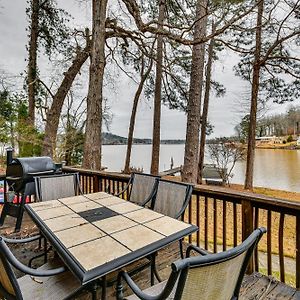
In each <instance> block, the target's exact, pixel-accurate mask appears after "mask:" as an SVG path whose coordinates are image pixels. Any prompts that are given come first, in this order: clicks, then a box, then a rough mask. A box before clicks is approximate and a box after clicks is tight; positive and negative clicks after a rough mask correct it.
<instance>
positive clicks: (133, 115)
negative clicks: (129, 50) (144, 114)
mask: <svg viewBox="0 0 300 300" xmlns="http://www.w3.org/2000/svg"><path fill="white" fill-rule="evenodd" d="M151 69H152V60H151V62H150V65H149V67H148V69H147V71H146V72H145V73H144V60H143V61H142V70H141V81H140V83H139V86H138V89H137V91H136V93H135V95H134V100H133V105H132V112H131V117H130V125H129V130H128V139H127V151H126V159H125V166H124V173H127V174H128V173H130V158H131V149H132V143H133V132H134V126H135V118H136V111H137V106H138V102H139V99H140V96H141V93H142V91H143V87H144V84H145V81H146V79H147V78H148V76H149V73H150V71H151Z"/></svg>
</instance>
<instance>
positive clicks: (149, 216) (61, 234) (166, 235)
mask: <svg viewBox="0 0 300 300" xmlns="http://www.w3.org/2000/svg"><path fill="white" fill-rule="evenodd" d="M25 208H26V210H27V212H28V214H29V215H30V216H31V218H32V220H33V221H34V222H35V223H36V225H37V226H38V228H39V229H40V230H41V232H42V233H43V235H44V236H45V237H46V238H47V240H49V242H50V243H51V244H52V245H53V247H54V248H55V250H56V251H57V253H58V255H59V256H60V257H61V259H62V260H63V261H64V263H65V264H66V266H67V267H68V268H69V269H70V270H71V272H72V273H73V274H74V275H75V276H76V277H77V278H78V280H79V281H80V283H81V284H82V285H86V284H89V283H91V282H94V281H95V280H97V279H100V278H101V277H103V276H105V275H107V274H108V273H111V272H113V271H115V270H118V269H120V268H122V267H124V266H126V265H128V264H130V263H132V262H134V261H137V260H139V259H141V258H143V257H146V256H148V255H151V254H153V253H155V252H156V251H158V250H160V249H162V248H163V247H165V246H167V245H168V244H170V243H172V242H175V241H178V240H180V239H182V238H184V237H185V236H187V235H189V234H191V233H193V232H195V231H197V230H198V227H197V226H194V225H191V224H188V223H185V222H182V221H179V220H176V219H173V218H170V217H168V216H164V215H162V214H160V213H157V212H155V211H152V210H150V209H148V208H143V207H141V206H138V205H135V204H133V203H131V202H129V201H126V200H123V199H121V198H118V197H115V196H113V195H110V194H107V193H104V192H98V193H92V194H85V195H79V196H74V197H68V198H62V199H55V200H51V201H45V202H36V203H30V204H26V205H25Z"/></svg>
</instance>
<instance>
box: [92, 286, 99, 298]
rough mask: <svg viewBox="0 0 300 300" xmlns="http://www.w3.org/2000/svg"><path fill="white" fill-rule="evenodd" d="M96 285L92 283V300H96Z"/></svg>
mask: <svg viewBox="0 0 300 300" xmlns="http://www.w3.org/2000/svg"><path fill="white" fill-rule="evenodd" d="M97 287H98V285H97V283H94V284H93V286H92V289H91V290H92V300H97Z"/></svg>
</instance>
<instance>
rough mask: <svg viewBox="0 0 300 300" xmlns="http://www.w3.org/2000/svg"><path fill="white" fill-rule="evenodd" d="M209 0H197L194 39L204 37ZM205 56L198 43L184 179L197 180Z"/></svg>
mask: <svg viewBox="0 0 300 300" xmlns="http://www.w3.org/2000/svg"><path fill="white" fill-rule="evenodd" d="M206 6H207V0H198V1H197V10H196V19H198V21H197V22H196V24H195V29H194V40H197V39H200V38H203V37H204V36H205V34H206V26H207V17H206V15H207V12H206ZM204 58H205V44H204V43H202V44H196V45H194V46H193V50H192V71H191V80H190V91H189V100H188V103H187V127H186V143H185V153H184V165H183V170H182V181H185V182H192V183H196V182H197V169H198V155H199V154H198V149H199V129H200V115H201V94H202V84H203V70H204Z"/></svg>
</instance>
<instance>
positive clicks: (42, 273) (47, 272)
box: [0, 238, 66, 277]
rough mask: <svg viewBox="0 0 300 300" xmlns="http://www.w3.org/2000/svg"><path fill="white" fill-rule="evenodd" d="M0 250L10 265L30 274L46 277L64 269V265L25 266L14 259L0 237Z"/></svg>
mask: <svg viewBox="0 0 300 300" xmlns="http://www.w3.org/2000/svg"><path fill="white" fill-rule="evenodd" d="M0 250H1V251H2V253H3V254H4V255H5V257H6V258H7V260H8V261H9V263H10V264H11V265H12V266H14V267H15V268H16V269H18V270H19V271H21V272H23V273H25V274H28V275H31V276H37V277H48V276H54V275H58V274H61V273H63V272H65V271H66V268H65V267H60V268H56V269H52V270H37V269H32V268H29V267H27V266H25V265H24V264H22V263H21V262H20V261H18V260H17V259H16V257H15V256H14V255H13V253H12V252H11V251H10V250H9V248H8V247H7V245H6V244H5V242H4V240H3V239H1V238H0Z"/></svg>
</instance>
